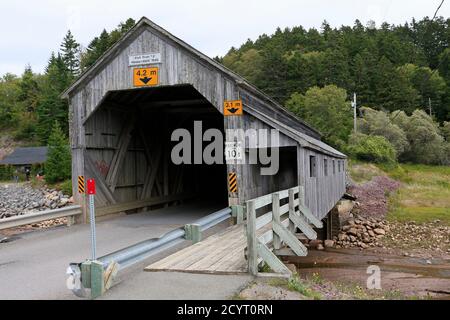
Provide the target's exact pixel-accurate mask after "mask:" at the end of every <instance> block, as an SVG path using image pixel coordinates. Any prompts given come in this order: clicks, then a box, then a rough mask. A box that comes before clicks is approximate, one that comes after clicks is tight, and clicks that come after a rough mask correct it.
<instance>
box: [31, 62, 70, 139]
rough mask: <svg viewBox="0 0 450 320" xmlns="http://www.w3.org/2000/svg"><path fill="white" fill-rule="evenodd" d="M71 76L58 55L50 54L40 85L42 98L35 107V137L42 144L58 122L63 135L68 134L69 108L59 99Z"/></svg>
mask: <svg viewBox="0 0 450 320" xmlns="http://www.w3.org/2000/svg"><path fill="white" fill-rule="evenodd" d="M71 79H72V76H71V74H70V72H69V71H68V69H67V66H66V64H65V63H64V60H63V58H62V57H61V55H60V54H58V55H57V56H55V54H52V56H51V57H50V60H49V63H48V66H47V68H46V73H45V80H44V81H43V85H42V89H41V91H42V96H41V99H40V101H39V105H38V107H37V119H38V124H37V135H38V138H39V140H40V141H41V142H42V143H46V142H47V140H48V137H49V135H50V132H51V127H52V125H53V123H54V122H55V121H58V122H59V123H60V124H62V125H61V128H62V130H63V132H64V133H65V134H68V131H69V124H68V113H69V108H68V104H67V102H66V101H65V100H62V99H61V97H60V94H61V92H63V91H64V89H65V88H67V86H69V84H70V82H71Z"/></svg>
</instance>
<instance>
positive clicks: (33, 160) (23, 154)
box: [0, 147, 48, 166]
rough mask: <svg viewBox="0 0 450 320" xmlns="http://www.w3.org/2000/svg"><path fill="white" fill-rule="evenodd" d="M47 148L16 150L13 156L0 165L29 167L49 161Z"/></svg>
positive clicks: (6, 158)
mask: <svg viewBox="0 0 450 320" xmlns="http://www.w3.org/2000/svg"><path fill="white" fill-rule="evenodd" d="M47 151H48V148H47V147H24V148H16V149H15V150H14V151H13V152H12V153H11V154H9V155H7V156H6V157H5V158H4V159H3V160H0V165H14V166H27V165H32V164H42V163H45V161H47Z"/></svg>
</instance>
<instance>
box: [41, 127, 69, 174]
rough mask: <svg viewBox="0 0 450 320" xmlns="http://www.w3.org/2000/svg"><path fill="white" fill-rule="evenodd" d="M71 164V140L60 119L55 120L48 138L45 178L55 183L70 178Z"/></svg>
mask: <svg viewBox="0 0 450 320" xmlns="http://www.w3.org/2000/svg"><path fill="white" fill-rule="evenodd" d="M71 165H72V160H71V155H70V150H69V142H68V140H67V138H66V136H65V135H64V132H63V131H62V130H61V127H60V126H59V123H58V121H55V122H54V124H53V127H52V130H51V133H50V137H49V139H48V155H47V162H46V163H45V180H46V181H47V182H49V183H55V182H60V181H64V180H66V179H70V176H71Z"/></svg>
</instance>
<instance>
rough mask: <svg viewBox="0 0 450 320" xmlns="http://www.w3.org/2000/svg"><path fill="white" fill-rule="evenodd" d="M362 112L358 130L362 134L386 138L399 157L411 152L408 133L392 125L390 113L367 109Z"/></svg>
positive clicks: (362, 109) (361, 110) (363, 108)
mask: <svg viewBox="0 0 450 320" xmlns="http://www.w3.org/2000/svg"><path fill="white" fill-rule="evenodd" d="M360 112H361V113H362V114H363V116H362V118H361V119H359V121H358V122H359V126H358V128H359V130H360V131H361V132H362V133H365V134H369V135H374V136H383V137H385V138H386V139H387V140H388V141H389V142H390V143H391V144H392V146H393V147H394V148H395V151H396V153H397V156H400V155H401V154H402V153H403V152H406V151H408V150H409V148H410V146H409V142H408V139H407V138H406V133H405V132H404V131H403V129H401V128H400V127H399V126H398V125H397V124H394V123H392V121H391V119H390V118H389V114H388V113H386V112H384V111H377V110H374V109H371V108H367V107H362V108H361V109H360Z"/></svg>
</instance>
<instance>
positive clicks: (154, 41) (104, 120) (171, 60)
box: [64, 18, 345, 218]
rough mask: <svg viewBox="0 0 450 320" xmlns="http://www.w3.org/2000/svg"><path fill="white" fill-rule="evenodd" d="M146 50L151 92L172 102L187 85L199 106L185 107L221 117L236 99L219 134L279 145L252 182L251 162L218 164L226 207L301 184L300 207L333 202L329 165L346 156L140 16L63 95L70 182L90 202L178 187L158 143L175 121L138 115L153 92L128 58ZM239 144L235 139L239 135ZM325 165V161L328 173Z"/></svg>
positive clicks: (320, 207)
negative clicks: (154, 69)
mask: <svg viewBox="0 0 450 320" xmlns="http://www.w3.org/2000/svg"><path fill="white" fill-rule="evenodd" d="M149 52H157V53H160V54H161V63H159V64H156V65H148V66H158V67H159V85H158V86H156V88H159V89H160V90H166V89H164V88H172V89H170V90H172V91H168V92H169V93H168V95H171V94H173V93H174V92H178V91H179V92H182V90H186V87H185V86H186V85H189V86H192V87H193V88H194V89H195V90H196V91H198V93H199V94H200V95H201V96H199V97H200V98H201V99H199V98H198V97H197V98H196V99H195V100H191V106H190V107H191V109H190V110H194V111H195V110H197V109H195V108H197V107H198V108H200V107H205V102H206V104H207V106H208V107H212V108H215V109H216V110H217V111H218V112H217V116H221V114H223V102H224V100H236V99H241V100H242V101H243V105H244V115H243V116H232V117H223V122H222V123H223V127H222V126H221V128H219V129H222V130H226V129H244V130H245V129H250V128H251V129H262V128H264V129H272V128H275V129H278V130H279V131H280V133H281V134H280V141H279V143H278V144H275V143H273V142H271V143H270V145H269V146H270V147H279V148H280V154H283V155H285V156H283V157H282V159H281V163H282V165H281V168H280V172H279V174H278V175H277V176H275V177H270V176H261V175H260V172H259V166H257V165H232V164H227V165H226V170H227V172H233V171H234V172H236V173H237V177H238V186H239V187H238V193H237V195H233V196H231V195H230V198H229V203H230V204H237V203H240V204H243V203H244V202H245V201H246V200H248V199H251V198H255V197H257V196H261V195H264V194H267V193H270V192H274V191H276V190H280V189H286V188H289V187H293V186H296V185H303V186H305V190H306V199H305V202H306V205H307V206H308V207H310V208H311V210H312V212H313V213H314V214H315V215H316V216H317V217H319V218H323V217H324V216H325V215H326V214H327V213H328V211H329V210H330V209H331V208H332V207H333V206H334V204H335V203H336V202H337V201H338V200H339V198H340V197H341V195H342V194H343V193H344V188H345V173H344V172H345V170H343V169H342V167H341V170H340V171H339V172H338V170H337V168H336V169H335V173H333V169H332V167H331V165H332V163H333V161H335V163H336V166H337V162H338V161H341V162H342V166H344V165H345V155H343V154H342V153H340V152H339V151H337V150H335V149H333V148H331V147H330V146H328V145H326V144H324V143H323V142H321V141H320V134H319V133H318V132H317V131H316V130H314V129H313V128H311V127H310V126H308V125H307V124H305V123H304V122H302V121H301V120H299V119H298V118H296V117H295V116H294V115H292V114H291V113H290V112H288V111H287V110H285V109H284V108H283V107H281V106H280V105H278V104H277V103H275V102H274V101H273V100H271V99H270V98H268V97H267V96H265V95H264V94H263V93H261V92H260V91H258V90H257V89H256V88H255V87H253V86H252V85H250V84H249V83H248V82H246V81H245V80H244V79H243V78H241V77H240V76H238V75H237V74H235V73H233V72H231V71H230V70H228V69H226V68H225V67H223V66H222V65H220V64H219V63H217V62H215V61H213V60H212V59H210V58H208V57H206V56H205V55H203V54H202V53H200V52H198V51H197V50H195V49H194V48H192V47H190V46H189V45H188V44H186V43H184V42H183V41H181V40H179V39H178V38H176V37H175V36H173V35H171V34H170V33H168V32H167V31H165V30H164V29H162V28H161V27H159V26H157V25H156V24H154V23H153V22H151V21H149V20H148V19H146V18H143V19H141V20H140V21H139V22H138V23H137V25H136V26H135V27H134V28H133V29H132V30H130V31H129V32H128V33H127V34H126V35H125V36H124V37H123V38H122V39H121V40H120V41H119V42H118V43H117V44H115V45H114V46H113V47H112V48H111V49H110V50H109V51H108V52H106V53H105V54H104V55H103V56H102V57H101V58H100V59H99V60H98V61H97V62H96V64H95V65H94V66H92V67H91V68H90V69H89V70H87V71H86V72H85V73H84V74H83V75H81V76H80V78H79V79H78V80H77V81H76V82H75V83H74V84H73V85H72V86H71V87H70V88H69V89H68V90H67V91H66V92H65V93H64V97H66V98H68V99H69V102H70V103H69V105H70V114H69V119H70V143H71V148H72V176H73V177H76V176H79V175H85V176H88V177H94V178H96V179H97V185H98V187H97V188H98V193H97V194H98V195H97V197H96V201H97V205H99V206H103V207H105V206H110V205H114V204H116V205H117V204H120V203H124V202H130V201H137V200H145V199H148V198H154V197H162V196H166V197H167V196H170V195H174V194H178V193H182V192H184V191H185V190H186V189H187V188H186V187H185V186H183V183H182V180H183V179H182V178H180V176H182V175H183V174H184V173H179V172H177V169H176V168H171V169H170V170H171V171H170V170H169V167H171V164H169V161H170V159H169V155H170V149H169V147H168V144H164V143H162V144H161V143H159V144H158V141H164V139H166V140H165V141H168V140H170V133H171V131H170V129H174V128H176V127H177V124H176V123H175V121H174V120H173V119H172V117H170V118H169V117H168V116H167V115H166V116H165V117H162V116H161V117H162V118H161V117H159V118H157V116H156V115H157V113H151V112H149V111H148V110H147V109H145V108H147V107H149V106H150V107H151V106H156V105H157V104H158V103H159V104H161V101H157V100H154V98H153V97H154V96H157V94H155V92H156V91H154V90H153V89H154V88H155V87H152V88H146V89H135V88H133V73H132V71H133V68H131V67H129V56H130V55H139V54H145V53H149ZM178 86H180V87H178ZM183 88H184V89H183ZM152 90H153V91H152ZM167 90H169V89H167ZM166 98H167V97H166ZM202 99H203V100H205V101H201V100H202ZM162 102H164V101H162ZM175 102H176V101H175ZM175 102H174V101H172V103H173V104H174V105H175ZM181 102H183V101H181ZM184 102H186V100H185V101H184ZM188 102H189V101H188ZM163 104H164V103H163ZM163 104H162V105H163ZM168 104H169V103H168ZM144 109H145V110H144ZM202 110H203V109H202ZM205 110H206V109H205ZM197 111H198V110H197ZM209 112H210V111H209ZM149 137H153V139H152V138H149ZM154 137H157V139H155V138H154ZM227 138H228V137H227ZM227 140H228V139H227ZM239 140H241V141H243V140H244V137H243V136H239ZM258 147H261V146H258ZM292 155H293V156H292ZM310 155H315V156H316V163H317V174H316V177H310V172H309V167H310V164H309V156H310ZM246 157H248V153H246ZM324 159H328V160H327V161H328V166H329V169H328V175H327V176H325V175H324V167H323V165H324V161H323V160H324ZM246 163H248V162H246ZM172 167H173V165H172ZM159 168H161V170H160V169H159ZM73 181H74V185H73V188H74V194H76V200H77V201H78V202H81V201H82V198H81V197H80V196H79V195H78V194H77V193H76V192H75V191H76V185H75V183H76V179H73ZM223 183H224V184H225V183H226V181H223Z"/></svg>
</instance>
